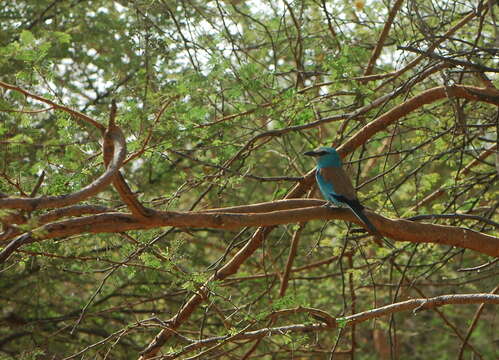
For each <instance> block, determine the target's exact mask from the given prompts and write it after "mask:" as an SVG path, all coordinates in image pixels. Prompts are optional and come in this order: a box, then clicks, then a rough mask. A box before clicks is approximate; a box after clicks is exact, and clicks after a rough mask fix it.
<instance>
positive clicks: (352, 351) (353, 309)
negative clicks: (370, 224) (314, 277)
mask: <svg viewBox="0 0 499 360" xmlns="http://www.w3.org/2000/svg"><path fill="white" fill-rule="evenodd" d="M348 267H349V268H350V269H353V256H352V254H350V255H349V256H348ZM348 287H349V288H350V298H351V299H352V300H351V301H352V303H351V305H350V309H351V312H352V315H353V314H355V312H356V311H357V310H356V305H357V295H356V294H355V287H354V283H353V273H352V272H350V273H349V274H348ZM355 330H356V325H355V324H354V325H352V328H351V334H350V336H351V344H350V359H352V360H353V359H354V357H355V349H356V348H357V340H356V338H355Z"/></svg>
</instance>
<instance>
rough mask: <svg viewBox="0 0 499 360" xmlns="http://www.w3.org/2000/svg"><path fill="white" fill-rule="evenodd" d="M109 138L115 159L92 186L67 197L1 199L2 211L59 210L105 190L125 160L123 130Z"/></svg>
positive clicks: (116, 129) (111, 132) (112, 133)
mask: <svg viewBox="0 0 499 360" xmlns="http://www.w3.org/2000/svg"><path fill="white" fill-rule="evenodd" d="M107 136H108V137H109V139H112V141H113V144H114V154H113V158H112V161H111V163H110V164H109V166H108V167H107V169H106V171H105V172H104V173H103V174H102V175H101V176H100V177H99V178H97V179H96V180H95V181H93V182H92V183H91V184H89V185H87V186H85V187H84V188H83V189H81V190H80V191H77V192H75V193H72V194H66V195H58V196H41V197H37V198H17V197H5V198H1V199H0V209H22V210H28V211H33V210H38V209H47V208H58V207H63V206H67V205H72V204H75V203H78V202H80V201H83V200H85V199H87V198H89V197H91V196H93V195H96V194H98V193H99V192H101V191H102V190H104V188H106V187H107V186H108V185H109V184H110V183H111V181H112V180H113V178H114V177H115V175H116V174H117V173H118V170H119V168H120V167H121V165H122V164H123V160H124V159H125V138H124V136H123V133H122V132H121V130H119V128H115V129H113V130H112V131H110V132H109V134H108V135H107Z"/></svg>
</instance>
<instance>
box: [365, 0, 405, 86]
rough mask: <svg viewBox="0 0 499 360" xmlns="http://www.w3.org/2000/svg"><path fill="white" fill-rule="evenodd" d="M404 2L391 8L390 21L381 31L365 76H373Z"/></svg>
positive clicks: (400, 0) (399, 1) (398, 1)
mask: <svg viewBox="0 0 499 360" xmlns="http://www.w3.org/2000/svg"><path fill="white" fill-rule="evenodd" d="M403 2H404V0H397V2H396V3H395V4H393V7H392V8H391V10H390V13H389V14H388V19H386V22H385V26H384V27H383V30H382V31H381V34H380V36H379V39H378V42H377V43H376V47H375V48H374V49H373V52H372V54H371V58H370V59H369V62H368V64H367V67H366V70H365V72H364V76H368V75H371V74H372V72H373V68H374V64H375V63H376V60H377V59H378V57H379V54H381V49H383V45H384V44H385V40H386V37H387V36H388V33H389V32H390V28H391V27H392V24H393V19H394V18H395V15H396V14H397V12H398V11H399V9H400V6H402V3H403Z"/></svg>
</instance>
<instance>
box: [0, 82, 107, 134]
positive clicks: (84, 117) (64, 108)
mask: <svg viewBox="0 0 499 360" xmlns="http://www.w3.org/2000/svg"><path fill="white" fill-rule="evenodd" d="M0 86H1V87H3V88H4V89H9V90H13V91H17V92H19V93H21V94H23V95H24V96H27V97H30V98H33V99H36V100H38V101H41V102H43V103H45V104H48V105H50V106H51V107H52V108H54V109H59V110H62V111H64V112H66V113H68V114H70V115H71V116H74V117H75V118H77V119H80V120H83V121H85V122H86V123H89V124H91V125H93V126H94V127H96V128H97V129H99V130H100V131H101V132H102V133H104V131H105V130H106V128H105V127H104V125H102V124H99V123H98V122H97V121H95V120H94V119H92V118H91V117H90V116H87V115H85V114H83V113H81V112H79V111H76V110H73V109H71V108H69V107H67V106H63V105H59V104H56V103H55V102H53V101H52V100H49V99H46V98H44V97H43V96H39V95H36V94H33V93H31V92H29V91H28V90H25V89H23V88H21V87H19V86H15V85H11V84H8V83H6V82H3V81H0Z"/></svg>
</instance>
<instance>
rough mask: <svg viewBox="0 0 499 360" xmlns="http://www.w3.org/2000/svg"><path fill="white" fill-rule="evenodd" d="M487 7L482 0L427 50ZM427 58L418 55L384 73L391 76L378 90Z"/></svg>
mask: <svg viewBox="0 0 499 360" xmlns="http://www.w3.org/2000/svg"><path fill="white" fill-rule="evenodd" d="M484 8H485V5H484V2H483V1H481V2H480V5H479V6H478V9H477V10H476V11H471V12H470V13H469V14H468V15H466V16H465V17H464V18H463V19H462V20H461V21H459V22H458V23H457V24H456V25H454V26H453V27H452V28H450V29H449V30H447V32H446V33H445V34H444V35H442V36H440V37H439V38H438V40H436V41H435V42H433V43H432V44H431V45H430V46H429V47H428V49H427V51H433V50H435V49H436V47H437V46H438V45H440V44H441V43H442V42H444V41H445V40H447V39H448V38H449V37H451V36H452V35H453V34H454V33H455V32H456V31H458V30H459V29H460V28H462V27H463V26H464V25H466V24H467V23H469V22H470V21H471V20H473V19H474V18H475V17H477V16H479V15H480V13H481V12H482V10H483V9H484ZM424 58H425V56H424V55H419V56H418V57H416V58H415V59H414V60H412V61H411V62H410V63H409V64H407V65H406V66H404V67H403V68H402V69H399V70H396V71H394V72H392V73H390V74H383V75H384V77H387V75H388V76H389V77H390V78H389V79H388V80H387V81H385V82H384V83H382V84H381V85H379V86H378V87H377V88H376V91H378V90H380V89H381V88H383V87H384V86H385V85H386V84H388V83H389V82H391V81H392V80H394V79H396V78H398V77H399V76H400V75H402V74H404V73H405V72H406V71H408V70H410V69H412V68H413V67H415V66H416V65H417V64H419V63H420V62H421V60H423V59H424Z"/></svg>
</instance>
